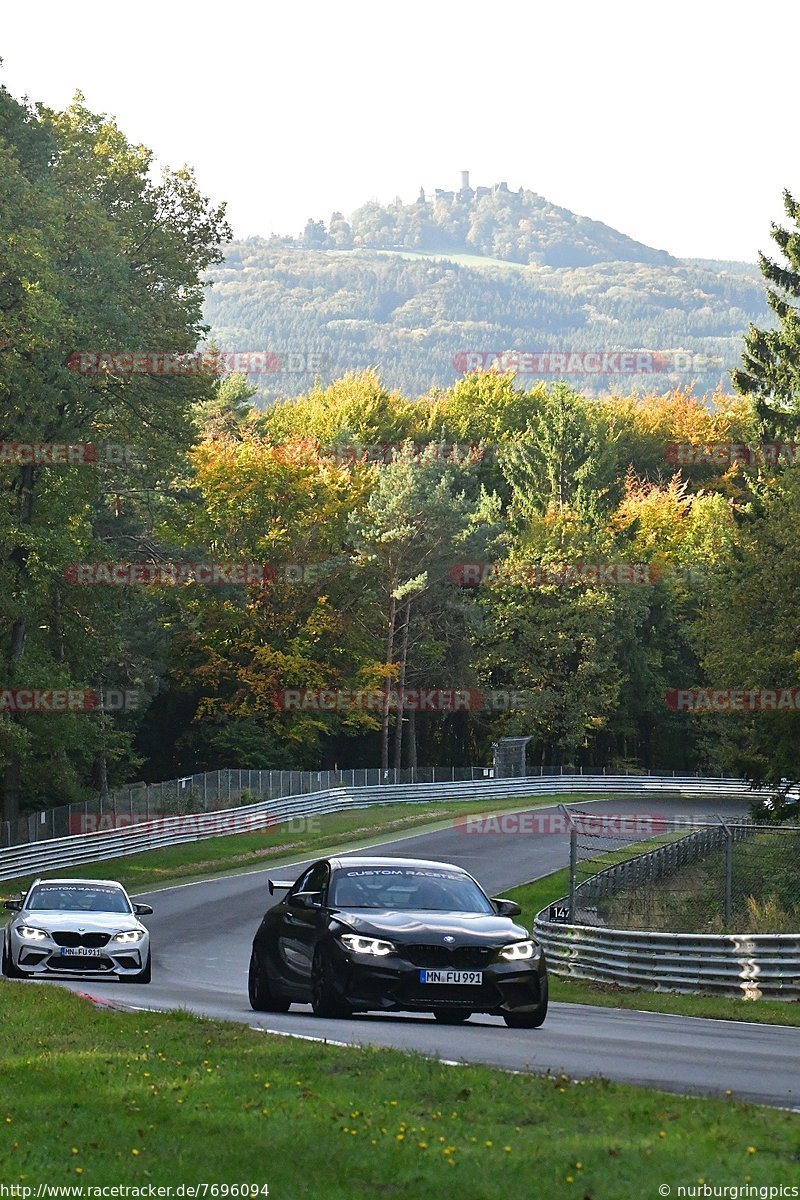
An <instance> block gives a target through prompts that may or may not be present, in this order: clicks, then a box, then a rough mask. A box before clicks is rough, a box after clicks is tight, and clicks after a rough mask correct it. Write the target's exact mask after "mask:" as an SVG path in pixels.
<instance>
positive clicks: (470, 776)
mask: <svg viewBox="0 0 800 1200" xmlns="http://www.w3.org/2000/svg"><path fill="white" fill-rule="evenodd" d="M492 775H493V771H492V768H491V767H414V768H411V767H408V768H404V769H402V770H394V769H390V770H387V771H382V770H380V768H371V767H366V768H358V769H355V770H338V771H265V770H247V769H242V770H239V769H238V768H233V769H227V770H222V771H206V772H204V773H203V774H199V775H184V776H183V777H182V778H179V779H170V780H167V781H166V782H164V783H150V784H147V783H139V784H134V785H132V786H131V787H128V788H123V789H121V790H120V791H117V792H114V793H112V794H110V795H108V796H97V797H96V798H94V799H92V800H86V801H84V802H83V803H77V804H63V805H61V806H60V807H58V808H50V809H44V810H42V811H41V812H36V813H30V814H28V815H27V816H24V817H20V818H19V819H18V820H16V821H3V822H0V848H3V847H10V846H22V845H26V844H27V843H29V842H42V841H48V840H49V839H51V838H58V837H67V836H68V835H69V834H75V833H92V832H94V831H95V830H98V829H119V828H124V827H125V826H126V825H136V824H139V823H141V822H143V821H149V820H150V819H151V818H152V817H168V816H176V815H184V814H191V813H203V812H217V811H219V810H220V809H224V808H239V807H241V806H242V805H246V804H254V803H256V802H257V801H259V800H280V799H282V798H283V797H284V796H302V795H306V794H308V793H310V792H319V791H325V790H326V789H328V788H335V787H379V786H381V785H383V784H387V785H391V784H398V783H462V782H472V781H473V780H478V779H490V778H491V777H492Z"/></svg>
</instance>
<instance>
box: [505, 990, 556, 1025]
mask: <svg viewBox="0 0 800 1200" xmlns="http://www.w3.org/2000/svg"><path fill="white" fill-rule="evenodd" d="M547 995H548V988H547V980H546V979H545V981H544V982H543V984H542V998H541V1000H540V1001H539V1003H538V1004H537V1005H536V1008H535V1009H534V1010H533V1012H520V1013H503V1020H504V1021H505V1023H506V1025H508V1027H509V1029H538V1028H539V1026H540V1025H542V1024H543V1023H544V1019H545V1017H546V1016H547Z"/></svg>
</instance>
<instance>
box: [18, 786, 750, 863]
mask: <svg viewBox="0 0 800 1200" xmlns="http://www.w3.org/2000/svg"><path fill="white" fill-rule="evenodd" d="M576 792H580V793H582V794H587V795H595V796H597V795H602V794H604V793H605V794H608V793H611V794H614V795H620V794H627V795H632V796H638V797H643V798H647V797H657V796H663V797H668V796H669V797H673V796H674V797H681V798H685V799H706V800H708V801H709V802H711V801H714V800H721V799H725V798H728V799H736V800H742V799H745V800H747V799H752V797H753V793H752V791H751V790H750V789H749V787H748V786H747V785H746V784H744V783H742V782H741V781H739V780H734V779H711V778H697V777H695V776H688V777H674V776H663V777H659V776H630V775H594V776H589V775H582V776H575V775H571V776H570V775H564V776H544V777H540V776H536V777H533V778H523V779H487V780H476V781H473V782H466V783H415V784H396V785H394V784H385V785H383V786H380V787H366V788H348V787H337V788H330V789H327V790H324V791H319V792H314V793H311V794H307V795H300V796H285V797H283V798H282V799H280V800H277V801H274V800H267V801H261V802H259V803H257V804H248V805H242V806H240V807H237V808H235V809H222V810H219V811H217V812H213V813H196V814H188V815H185V816H175V817H169V818H159V819H157V820H151V821H140V822H138V823H136V824H133V825H130V826H128V827H127V828H124V829H113V830H108V831H105V830H100V831H97V832H94V833H84V834H73V835H72V836H71V837H64V838H54V839H50V840H48V841H38V842H29V843H26V844H25V845H21V846H10V847H9V848H8V849H5V850H0V881H2V880H8V879H17V878H21V877H23V876H29V875H32V874H35V873H37V872H40V871H51V870H62V869H64V868H68V867H72V866H78V865H80V864H83V863H90V862H98V861H101V860H104V859H109V858H120V857H122V856H123V855H127V854H136V853H138V852H140V851H142V850H155V849H160V848H161V847H163V846H174V845H179V844H181V843H184V842H195V841H200V840H202V839H204V838H209V837H218V836H220V835H223V834H230V833H235V832H237V831H238V832H241V831H242V830H244V829H245V828H248V827H250V828H252V825H251V826H248V824H247V822H248V821H251V822H253V823H257V822H258V820H259V819H261V821H262V825H263V824H266V823H267V820H268V822H269V823H270V824H272V823H277V822H280V821H286V820H290V819H291V818H293V817H301V816H302V817H307V816H314V815H320V816H321V815H324V814H325V813H332V812H341V811H343V810H345V809H350V808H366V807H368V806H370V805H374V804H398V803H420V802H421V801H430V800H458V801H476V802H480V801H482V802H488V803H491V802H492V801H493V800H508V799H514V798H516V797H518V798H519V799H520V801H523V800H524V799H525V798H526V797H528V796H531V797H535V796H541V795H558V794H563V793H576Z"/></svg>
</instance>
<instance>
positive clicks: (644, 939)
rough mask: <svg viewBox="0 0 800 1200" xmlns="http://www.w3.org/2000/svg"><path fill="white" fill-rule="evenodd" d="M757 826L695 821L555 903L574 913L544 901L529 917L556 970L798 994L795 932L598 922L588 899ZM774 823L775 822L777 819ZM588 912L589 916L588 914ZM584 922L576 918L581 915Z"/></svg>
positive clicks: (743, 992) (681, 986)
mask: <svg viewBox="0 0 800 1200" xmlns="http://www.w3.org/2000/svg"><path fill="white" fill-rule="evenodd" d="M759 828H761V827H760V826H754V825H752V824H739V825H734V824H730V825H728V826H727V827H721V826H720V827H716V828H706V829H699V830H697V831H696V832H695V833H692V834H689V835H688V837H686V838H682V839H681V840H680V841H676V842H672V843H668V844H667V845H664V846H661V847H659V848H658V849H656V850H651V851H648V852H647V853H645V854H639V855H636V856H635V857H634V858H630V859H626V860H625V861H623V862H621V863H617V864H616V865H614V866H612V867H608V868H606V869H605V870H604V871H599V872H598V873H597V874H596V875H593V876H590V878H589V879H587V880H585V881H584V882H583V883H582V884H580V885H579V886H578V887H577V888H576V889H575V891H574V895H573V896H572V897H571V898H570V897H564V898H563V899H562V900H559V901H556V902H555V905H554V906H553V907H560V908H563V909H564V910H565V911H566V912H567V913H570V912H572V913H574V918H575V919H574V920H572V921H568V922H562V921H551V920H550V919H549V912H550V906H549V905H548V907H547V908H546V909H542V911H541V912H540V913H538V914H537V916H536V919H535V921H534V933H535V935H536V937H537V938H538V939H539V941H540V942H541V944H542V946H543V948H544V951H545V955H546V957H547V963H548V967H549V969H550V970H551V971H552V972H553V974H555V975H565V976H567V977H568V978H571V979H587V980H593V981H596V982H601V983H614V984H617V985H618V986H621V987H634V988H635V987H643V988H647V989H648V990H649V991H662V990H663V991H671V992H698V991H704V992H716V993H719V994H722V995H733V996H738V997H740V998H742V999H746V1000H758V999H761V998H762V997H763V998H765V999H777V1000H798V999H800V932H798V933H786V934H782V933H777V934H748V933H720V934H710V933H669V932H655V931H653V930H647V929H616V928H611V927H609V926H603V925H602V924H600V923H598V921H597V919H596V914H595V913H593V911H592V909H591V902H592V901H597V900H599V899H602V898H603V897H605V896H607V895H609V894H611V893H614V892H617V891H619V890H622V889H624V888H628V887H636V886H638V885H640V884H641V883H642V882H643V881H647V882H652V880H653V879H654V878H656V879H657V878H660V877H662V876H664V875H667V874H669V873H671V872H672V871H675V870H676V869H679V868H680V867H681V866H684V865H687V864H689V863H691V862H694V861H696V859H697V858H698V857H702V855H704V854H705V853H708V852H712V851H714V850H716V849H719V848H720V847H722V846H723V845H729V844H732V843H733V842H735V841H740V840H743V839H745V838H749V837H752V836H753V835H754V834H755V833H756V832H757V831H758V829H759ZM779 828H780V827H779ZM593 918H594V919H593ZM582 921H583V922H589V923H581V922H582Z"/></svg>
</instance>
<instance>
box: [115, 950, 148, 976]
mask: <svg viewBox="0 0 800 1200" xmlns="http://www.w3.org/2000/svg"><path fill="white" fill-rule="evenodd" d="M117 978H118V979H119V981H120V983H149V982H150V980H151V979H152V978H153V960H152V958H151V955H150V951H149V950H148V951H147V962H146V963H145V964H144V966H143V967H142V969H141V971H139V972H138V973H137V974H136V975H118V976H117Z"/></svg>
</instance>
